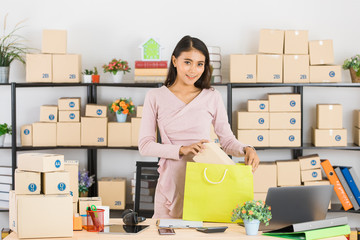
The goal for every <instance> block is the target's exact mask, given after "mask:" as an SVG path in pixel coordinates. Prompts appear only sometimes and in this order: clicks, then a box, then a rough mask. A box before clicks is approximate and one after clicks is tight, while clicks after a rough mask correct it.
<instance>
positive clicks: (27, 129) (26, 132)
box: [20, 124, 33, 147]
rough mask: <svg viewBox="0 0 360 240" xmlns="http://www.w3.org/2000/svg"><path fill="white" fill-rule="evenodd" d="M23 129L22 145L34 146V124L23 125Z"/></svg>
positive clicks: (21, 129)
mask: <svg viewBox="0 0 360 240" xmlns="http://www.w3.org/2000/svg"><path fill="white" fill-rule="evenodd" d="M20 131H21V146H23V147H26V146H32V144H33V143H32V140H33V134H32V132H33V131H32V124H26V125H22V126H21V128H20Z"/></svg>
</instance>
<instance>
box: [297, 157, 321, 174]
mask: <svg viewBox="0 0 360 240" xmlns="http://www.w3.org/2000/svg"><path fill="white" fill-rule="evenodd" d="M298 159H299V162H300V170H309V169H317V168H321V165H320V157H319V155H317V154H312V155H308V156H302V157H298Z"/></svg>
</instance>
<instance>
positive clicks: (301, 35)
mask: <svg viewBox="0 0 360 240" xmlns="http://www.w3.org/2000/svg"><path fill="white" fill-rule="evenodd" d="M308 35H309V31H307V30H286V31H285V46H284V53H285V54H308V52H309V51H308V48H309V40H308Z"/></svg>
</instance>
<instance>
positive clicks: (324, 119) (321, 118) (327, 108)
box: [316, 104, 343, 129]
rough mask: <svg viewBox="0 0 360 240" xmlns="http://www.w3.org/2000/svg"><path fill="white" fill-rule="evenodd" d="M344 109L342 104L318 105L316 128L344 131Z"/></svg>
mask: <svg viewBox="0 0 360 240" xmlns="http://www.w3.org/2000/svg"><path fill="white" fill-rule="evenodd" d="M342 109H343V108H342V105H341V104H316V128H318V129H342V128H343V115H342Z"/></svg>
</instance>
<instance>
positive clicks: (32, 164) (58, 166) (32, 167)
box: [17, 153, 64, 172]
mask: <svg viewBox="0 0 360 240" xmlns="http://www.w3.org/2000/svg"><path fill="white" fill-rule="evenodd" d="M17 167H18V169H19V170H23V171H32V172H54V171H63V170H64V155H60V154H48V153H22V154H18V156H17Z"/></svg>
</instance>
